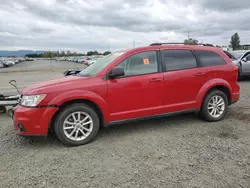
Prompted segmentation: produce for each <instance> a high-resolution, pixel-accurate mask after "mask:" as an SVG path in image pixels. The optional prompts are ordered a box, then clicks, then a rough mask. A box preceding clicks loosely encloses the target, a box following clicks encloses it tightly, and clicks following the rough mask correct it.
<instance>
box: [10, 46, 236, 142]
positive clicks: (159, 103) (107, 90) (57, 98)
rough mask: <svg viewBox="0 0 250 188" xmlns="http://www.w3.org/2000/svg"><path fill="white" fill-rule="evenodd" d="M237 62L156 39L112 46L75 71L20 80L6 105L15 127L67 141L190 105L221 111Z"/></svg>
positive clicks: (212, 116) (213, 114)
mask: <svg viewBox="0 0 250 188" xmlns="http://www.w3.org/2000/svg"><path fill="white" fill-rule="evenodd" d="M237 78H238V67H237V66H236V65H234V64H233V63H232V61H231V60H230V59H229V58H228V56H227V55H226V54H225V53H224V52H223V51H222V50H221V49H219V48H215V47H205V46H201V45H192V46H189V45H173V44H172V45H169V44H164V43H157V44H151V45H150V46H146V47H141V48H135V49H132V50H126V51H120V52H115V53H113V54H110V55H107V56H105V57H104V58H102V59H100V60H98V61H97V62H96V63H94V64H93V65H91V66H89V67H87V68H86V69H84V70H82V71H81V72H80V73H78V74H76V75H71V76H65V77H62V78H60V79H56V80H51V81H47V82H43V83H40V84H37V85H33V86H30V87H28V88H25V89H24V90H23V91H22V95H21V99H20V104H19V105H18V106H17V107H16V108H15V110H14V124H15V129H16V131H17V132H18V134H21V135H47V132H48V129H49V128H52V129H53V130H54V132H55V134H56V135H57V137H58V138H59V139H60V140H61V141H62V142H63V143H64V144H67V145H81V144H86V143H88V142H90V141H91V140H92V139H93V138H94V137H96V135H97V133H98V131H99V128H100V126H104V127H105V126H109V125H114V124H117V123H124V122H128V121H133V120H140V119H147V118H153V117H161V116H168V115H174V114H180V113H187V112H198V113H199V114H200V116H201V117H202V118H203V119H205V120H207V121H219V120H221V119H223V118H224V117H225V114H226V112H227V110H228V106H229V105H231V104H233V103H235V102H236V101H238V100H239V90H240V87H239V85H238V83H237Z"/></svg>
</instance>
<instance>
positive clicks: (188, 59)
mask: <svg viewBox="0 0 250 188" xmlns="http://www.w3.org/2000/svg"><path fill="white" fill-rule="evenodd" d="M161 57H162V64H163V71H164V79H163V80H164V83H163V84H164V94H163V98H164V110H165V111H166V112H174V111H181V110H187V109H193V108H195V107H196V105H195V104H196V97H197V95H198V92H199V90H200V89H201V87H202V86H203V85H204V83H205V82H206V70H205V69H202V68H199V66H198V62H197V60H196V57H195V55H194V53H193V52H192V51H191V50H188V49H183V50H179V49H178V50H172V49H171V50H162V51H161Z"/></svg>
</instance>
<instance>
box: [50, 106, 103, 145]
mask: <svg viewBox="0 0 250 188" xmlns="http://www.w3.org/2000/svg"><path fill="white" fill-rule="evenodd" d="M99 127H100V120H99V117H98V115H97V113H96V112H95V110H93V109H92V108H91V107H89V106H88V105H86V104H82V103H77V104H72V105H70V106H67V107H66V108H65V109H64V110H63V111H62V112H61V113H60V114H59V115H58V117H57V119H56V121H55V127H54V130H55V133H56V135H57V137H58V138H59V140H60V141H62V143H64V144H66V145H69V146H78V145H83V144H87V143H89V142H90V141H92V140H93V139H94V138H95V137H96V135H97V133H98V131H99Z"/></svg>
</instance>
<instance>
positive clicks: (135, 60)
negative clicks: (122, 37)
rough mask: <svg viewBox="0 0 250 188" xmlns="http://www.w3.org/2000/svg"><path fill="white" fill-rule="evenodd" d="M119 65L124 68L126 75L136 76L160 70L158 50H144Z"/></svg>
mask: <svg viewBox="0 0 250 188" xmlns="http://www.w3.org/2000/svg"><path fill="white" fill-rule="evenodd" d="M117 67H122V68H124V72H125V75H124V76H135V75H141V74H151V73H156V72H158V64H157V55H156V51H149V52H142V53H138V54H135V55H132V56H130V57H128V58H127V59H125V60H124V61H122V62H121V63H120V64H119V65H117Z"/></svg>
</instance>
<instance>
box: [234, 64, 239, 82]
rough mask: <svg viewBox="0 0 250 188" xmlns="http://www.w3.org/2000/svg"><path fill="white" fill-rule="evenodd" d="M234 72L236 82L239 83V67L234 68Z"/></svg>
mask: <svg viewBox="0 0 250 188" xmlns="http://www.w3.org/2000/svg"><path fill="white" fill-rule="evenodd" d="M233 71H234V72H235V78H236V82H237V81H238V77H239V67H238V66H237V65H235V66H234V68H233Z"/></svg>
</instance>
